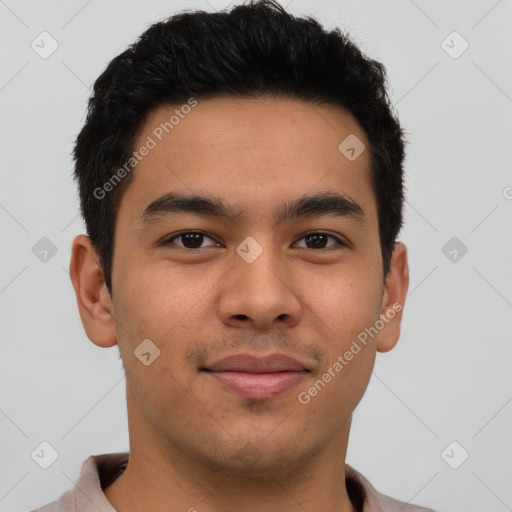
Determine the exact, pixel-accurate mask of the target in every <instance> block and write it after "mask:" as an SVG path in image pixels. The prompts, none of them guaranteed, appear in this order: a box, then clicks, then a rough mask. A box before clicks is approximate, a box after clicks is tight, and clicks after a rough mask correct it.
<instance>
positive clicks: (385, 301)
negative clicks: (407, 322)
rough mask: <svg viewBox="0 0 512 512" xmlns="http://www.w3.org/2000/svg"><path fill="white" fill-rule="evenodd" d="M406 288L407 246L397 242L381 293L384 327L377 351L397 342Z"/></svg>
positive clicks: (384, 349) (407, 280) (384, 350)
mask: <svg viewBox="0 0 512 512" xmlns="http://www.w3.org/2000/svg"><path fill="white" fill-rule="evenodd" d="M408 288H409V264H408V263H407V247H406V246H405V245H404V244H403V243H401V242H397V243H396V244H395V247H394V249H393V255H392V257H391V265H390V269H389V272H388V275H387V276H386V284H385V287H384V291H383V294H382V307H381V311H380V319H381V320H382V321H383V323H384V327H383V328H382V329H381V330H380V332H379V335H378V337H377V350H378V351H379V352H388V351H390V350H391V349H392V348H393V347H394V346H395V345H396V344H397V342H398V338H399V337H400V324H401V322H402V313H403V308H404V302H405V296H406V295H407V290H408Z"/></svg>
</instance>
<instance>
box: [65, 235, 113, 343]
mask: <svg viewBox="0 0 512 512" xmlns="http://www.w3.org/2000/svg"><path fill="white" fill-rule="evenodd" d="M69 274H70V276H71V282H72V283H73V288H74V289H75V294H76V300H77V303H78V310H79V312H80V318H81V319H82V324H83V326H84V329H85V333H86V334H87V337H88V338H89V339H90V340H91V341H92V342H93V343H94V344H95V345H98V347H112V346H113V345H116V344H117V335H116V329H115V321H114V318H113V316H112V311H113V305H112V299H111V297H110V293H109V292H108V289H107V286H106V285H105V280H104V277H103V271H102V269H101V266H100V264H99V257H98V254H97V252H96V249H95V248H94V247H93V245H92V243H91V239H90V238H89V237H88V236H86V235H79V236H77V237H76V238H75V239H74V240H73V245H72V249H71V261H70V264H69Z"/></svg>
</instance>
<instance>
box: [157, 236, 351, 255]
mask: <svg viewBox="0 0 512 512" xmlns="http://www.w3.org/2000/svg"><path fill="white" fill-rule="evenodd" d="M191 233H196V234H199V235H203V236H205V237H206V238H210V239H211V240H213V241H215V239H214V238H213V237H211V236H210V235H208V234H207V233H204V232H203V231H181V232H180V233H175V234H174V235H171V236H169V237H167V238H166V239H164V241H163V242H162V245H172V243H173V241H174V240H176V239H178V238H180V237H181V236H183V235H188V234H191ZM310 235H325V236H327V237H330V238H333V239H334V240H336V242H337V245H338V246H341V247H347V244H346V243H344V242H343V241H342V240H340V239H339V238H338V237H337V236H334V235H331V234H330V233H324V232H323V231H310V232H309V233H306V234H305V235H303V236H301V237H300V238H299V239H298V240H302V239H303V238H306V237H307V236H310ZM298 240H297V241H298ZM216 243H218V242H216ZM178 247H180V249H184V250H186V251H197V250H199V249H203V247H199V248H195V249H191V248H189V247H182V246H179V245H178ZM333 248H335V246H328V247H321V248H320V249H311V248H310V247H301V249H310V250H312V251H321V250H322V249H323V250H326V249H333Z"/></svg>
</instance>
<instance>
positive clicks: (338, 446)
mask: <svg viewBox="0 0 512 512" xmlns="http://www.w3.org/2000/svg"><path fill="white" fill-rule="evenodd" d="M129 411H130V408H129ZM132 411H133V409H132ZM139 413H140V411H139ZM129 416H130V412H129ZM132 416H137V413H135V414H133V413H132ZM129 420H135V418H134V417H132V418H129ZM137 420H139V421H141V422H143V421H144V420H143V419H142V417H141V416H139V417H138V418H137ZM135 423H137V422H136V421H129V425H130V458H129V463H128V466H127V468H126V470H125V471H124V473H123V474H122V475H121V476H120V477H119V478H118V479H117V480H116V481H115V482H113V483H112V484H111V485H110V486H109V487H107V488H106V489H105V490H104V493H105V495H106V497H107V499H108V500H109V501H110V503H111V504H112V505H113V506H114V508H115V509H116V510H117V511H118V512H135V511H138V510H144V509H145V510H151V511H152V512H170V511H189V512H195V511H197V512H232V511H233V512H234V511H239V510H243V511H244V512H256V511H258V512H260V511H261V510H280V511H282V512H304V510H315V512H356V509H355V507H354V505H353V504H352V503H351V501H350V499H349V497H348V494H347V489H346V485H345V457H346V449H347V444H348V435H349V430H350V421H347V422H346V424H345V425H344V426H343V428H342V429H341V431H340V432H339V433H338V435H337V436H336V437H335V438H333V440H332V441H331V442H330V443H329V444H327V445H325V446H322V447H321V449H318V450H317V451H316V452H315V453H307V454H305V455H304V457H303V459H301V460H298V459H297V458H295V459H294V464H293V467H292V465H289V464H286V462H284V463H283V462H281V463H278V464H276V465H275V466H272V465H267V466H263V465H258V467H257V468H255V465H252V466H251V465H249V466H248V468H247V469H246V470H240V469H236V470H233V468H230V467H222V466H221V465H217V466H214V465H213V464H211V461H210V462H208V460H207V459H206V458H202V459H201V458H199V457H196V456H194V454H192V453H191V452H190V451H189V450H185V449H183V448H180V446H179V445H178V443H174V444H172V443H170V442H168V441H167V440H164V439H162V434H161V432H160V433H159V432H156V431H155V430H153V429H151V427H150V425H149V423H146V424H145V425H144V428H140V423H139V425H138V427H137V428H132V427H134V425H135ZM141 432H143V433H144V435H143V436H141V435H140V433H141ZM135 433H138V435H134V434H135ZM248 446H250V444H249V445H248Z"/></svg>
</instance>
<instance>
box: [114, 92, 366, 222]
mask: <svg viewBox="0 0 512 512" xmlns="http://www.w3.org/2000/svg"><path fill="white" fill-rule="evenodd" d="M194 101H195V103H196V104H195V106H190V105H193V103H191V102H189V103H188V104H187V103H184V104H183V105H162V106H159V107H158V108H155V109H154V110H153V111H151V112H150V113H149V115H148V116H147V118H146V120H145V123H144V125H143V126H142V128H141V130H140V132H139V134H138V136H137V138H136V141H135V144H134V149H135V151H139V153H140V152H141V151H140V149H141V148H143V147H144V146H146V147H147V148H150V149H149V150H147V151H145V152H144V153H145V156H144V157H143V158H141V159H140V161H139V162H138V163H137V165H136V166H135V169H134V171H132V172H133V176H132V179H131V183H130V185H129V186H128V187H127V189H126V191H125V193H124V195H123V197H122V199H121V204H120V212H119V215H121V210H126V208H124V206H123V205H126V204H129V205H130V208H129V209H128V213H129V214H130V215H131V216H132V219H133V220H135V219H136V217H138V216H140V215H141V214H142V212H143V210H144V208H145V207H146V206H147V205H148V204H149V203H151V202H152V201H154V200H155V199H156V198H158V197H160V196H161V195H163V194H165V193H168V192H171V191H178V192H181V193H187V194H194V195H213V196H215V197H218V198H224V199H225V200H226V201H227V202H229V203H230V204H233V205H237V206H238V207H239V208H238V209H239V210H240V211H242V212H245V213H247V214H248V215H254V214H257V215H259V216H264V215H265V212H267V211H268V210H269V208H270V207H271V205H272V208H271V209H272V210H273V211H274V210H275V207H274V206H275V205H276V204H278V203H280V202H282V201H284V200H291V199H295V198H297V197H300V196H304V195H307V194H309V193H310V194H314V193H318V192H322V191H326V190H328V191H333V192H334V191H339V192H341V193H343V194H346V195H347V196H349V197H352V198H354V199H356V200H357V202H359V203H360V204H363V205H364V206H363V208H364V210H365V213H366V215H367V216H371V215H372V211H373V213H375V212H374V210H375V205H374V199H373V192H372V190H371V185H370V167H369V165H370V158H369V144H368V140H367V138H366V135H365V133H364V131H363V130H362V128H361V127H360V126H359V124H358V123H357V121H356V120H355V118H354V117H353V116H352V115H351V114H350V113H349V112H348V111H346V110H344V109H342V108H340V107H337V106H335V105H331V104H329V105H319V104H313V103H309V102H304V101H300V100H294V99H275V98H256V99H247V98H231V97H226V98H215V99H208V100H194ZM347 149H348V150H349V153H347V152H346V151H347ZM354 152H355V156H356V158H353V157H354ZM367 210H368V211H367Z"/></svg>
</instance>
